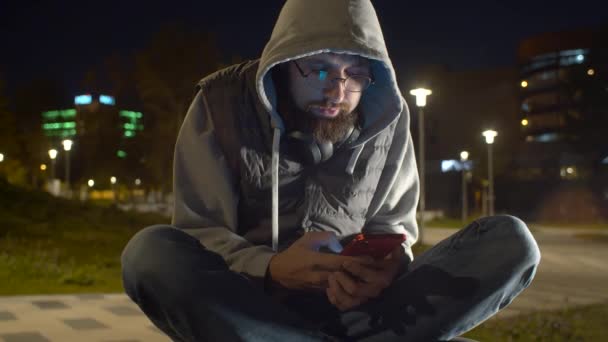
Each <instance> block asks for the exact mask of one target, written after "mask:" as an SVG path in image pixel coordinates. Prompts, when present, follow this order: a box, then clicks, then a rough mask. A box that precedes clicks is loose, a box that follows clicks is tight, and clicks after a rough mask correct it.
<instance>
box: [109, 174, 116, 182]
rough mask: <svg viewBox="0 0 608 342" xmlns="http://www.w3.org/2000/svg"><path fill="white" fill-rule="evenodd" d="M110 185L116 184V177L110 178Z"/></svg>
mask: <svg viewBox="0 0 608 342" xmlns="http://www.w3.org/2000/svg"><path fill="white" fill-rule="evenodd" d="M110 183H112V184H116V177H114V176H112V177H110Z"/></svg>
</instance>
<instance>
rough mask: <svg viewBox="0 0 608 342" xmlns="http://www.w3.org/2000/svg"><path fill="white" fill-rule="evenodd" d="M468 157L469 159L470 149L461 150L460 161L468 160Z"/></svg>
mask: <svg viewBox="0 0 608 342" xmlns="http://www.w3.org/2000/svg"><path fill="white" fill-rule="evenodd" d="M467 159H469V152H468V151H462V152H460V161H466V160H467Z"/></svg>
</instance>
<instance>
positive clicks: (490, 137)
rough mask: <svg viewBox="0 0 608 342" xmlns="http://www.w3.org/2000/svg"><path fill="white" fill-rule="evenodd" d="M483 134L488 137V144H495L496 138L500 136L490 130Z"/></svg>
mask: <svg viewBox="0 0 608 342" xmlns="http://www.w3.org/2000/svg"><path fill="white" fill-rule="evenodd" d="M481 134H482V135H483V136H484V137H486V144H493V143H494V138H495V137H496V136H497V135H498V132H496V131H493V130H491V129H489V130H487V131H484V132H483V133H481Z"/></svg>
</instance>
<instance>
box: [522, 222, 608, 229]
mask: <svg viewBox="0 0 608 342" xmlns="http://www.w3.org/2000/svg"><path fill="white" fill-rule="evenodd" d="M530 227H531V228H535V227H550V228H558V229H581V230H582V229H590V230H608V222H594V223H577V222H572V223H564V222H532V223H530Z"/></svg>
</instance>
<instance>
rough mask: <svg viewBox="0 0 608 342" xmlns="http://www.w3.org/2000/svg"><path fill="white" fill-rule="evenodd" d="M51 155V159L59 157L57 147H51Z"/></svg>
mask: <svg viewBox="0 0 608 342" xmlns="http://www.w3.org/2000/svg"><path fill="white" fill-rule="evenodd" d="M49 157H50V158H51V159H55V158H57V150H56V149H54V148H52V149H50V150H49Z"/></svg>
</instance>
